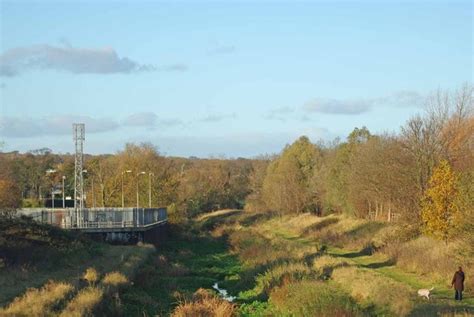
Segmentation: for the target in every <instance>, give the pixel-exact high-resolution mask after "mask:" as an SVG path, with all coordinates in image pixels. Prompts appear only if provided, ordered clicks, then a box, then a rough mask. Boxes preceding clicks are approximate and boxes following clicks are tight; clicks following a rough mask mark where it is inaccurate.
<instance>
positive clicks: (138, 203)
mask: <svg viewBox="0 0 474 317" xmlns="http://www.w3.org/2000/svg"><path fill="white" fill-rule="evenodd" d="M145 174H146V173H145V172H140V173H137V209H138V208H140V198H139V195H138V181H139V179H140V175H145Z"/></svg>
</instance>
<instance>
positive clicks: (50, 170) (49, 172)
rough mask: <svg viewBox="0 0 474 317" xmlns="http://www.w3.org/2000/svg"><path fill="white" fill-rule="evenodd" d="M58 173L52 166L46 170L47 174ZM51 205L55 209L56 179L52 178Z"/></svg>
mask: <svg viewBox="0 0 474 317" xmlns="http://www.w3.org/2000/svg"><path fill="white" fill-rule="evenodd" d="M54 173H56V170H55V169H53V168H50V169H48V170H46V175H51V174H54ZM51 183H52V185H51V207H52V209H54V179H51Z"/></svg>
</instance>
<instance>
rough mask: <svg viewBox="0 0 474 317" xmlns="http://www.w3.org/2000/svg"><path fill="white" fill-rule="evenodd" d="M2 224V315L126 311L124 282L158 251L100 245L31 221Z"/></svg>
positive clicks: (84, 313) (20, 220)
mask: <svg viewBox="0 0 474 317" xmlns="http://www.w3.org/2000/svg"><path fill="white" fill-rule="evenodd" d="M0 226H1V227H2V228H1V229H2V230H0V245H1V248H0V250H1V254H0V255H1V259H2V261H1V263H2V266H1V268H0V285H2V286H1V287H0V304H1V306H3V308H1V309H0V315H1V316H4V315H6V316H53V315H61V314H62V315H64V316H82V315H87V314H92V313H97V312H99V311H100V312H102V313H101V314H103V313H106V314H107V312H108V309H109V308H107V307H112V306H113V307H115V308H113V309H115V310H116V311H120V309H121V308H120V307H119V306H120V305H121V304H120V293H121V292H122V289H123V286H125V285H127V284H129V281H130V280H131V279H132V278H133V277H134V275H135V272H136V271H137V269H138V267H139V266H140V265H141V264H142V263H143V262H144V261H145V260H146V258H147V257H148V256H149V255H150V254H151V253H152V252H154V248H153V247H152V246H148V245H142V246H112V245H108V244H103V243H97V242H94V241H92V240H89V239H88V238H87V237H85V236H81V235H77V234H74V233H71V232H66V231H63V230H60V229H58V228H55V227H51V226H47V225H41V224H38V223H35V222H32V221H30V220H28V219H14V220H8V219H3V220H2V221H1V222H0ZM86 270H87V271H88V274H86ZM90 272H94V274H91V273H90ZM91 276H95V278H93V279H92V278H91ZM97 298H98V300H96V299H97ZM112 299H114V305H109V304H110V303H108V304H107V302H108V301H111V300H112ZM104 309H105V310H104Z"/></svg>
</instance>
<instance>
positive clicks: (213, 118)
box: [199, 113, 237, 123]
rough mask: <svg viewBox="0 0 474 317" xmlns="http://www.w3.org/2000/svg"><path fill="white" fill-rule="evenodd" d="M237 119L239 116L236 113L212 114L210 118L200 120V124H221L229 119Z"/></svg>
mask: <svg viewBox="0 0 474 317" xmlns="http://www.w3.org/2000/svg"><path fill="white" fill-rule="evenodd" d="M235 118H237V115H236V114H235V113H232V114H211V115H208V116H205V117H204V118H202V119H200V120H199V121H200V122H207V123H210V122H219V121H223V120H227V119H235Z"/></svg>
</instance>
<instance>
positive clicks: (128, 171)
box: [122, 170, 132, 208]
mask: <svg viewBox="0 0 474 317" xmlns="http://www.w3.org/2000/svg"><path fill="white" fill-rule="evenodd" d="M131 172H132V171H131V170H126V171H123V172H122V208H125V200H124V198H123V175H124V174H125V173H131Z"/></svg>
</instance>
